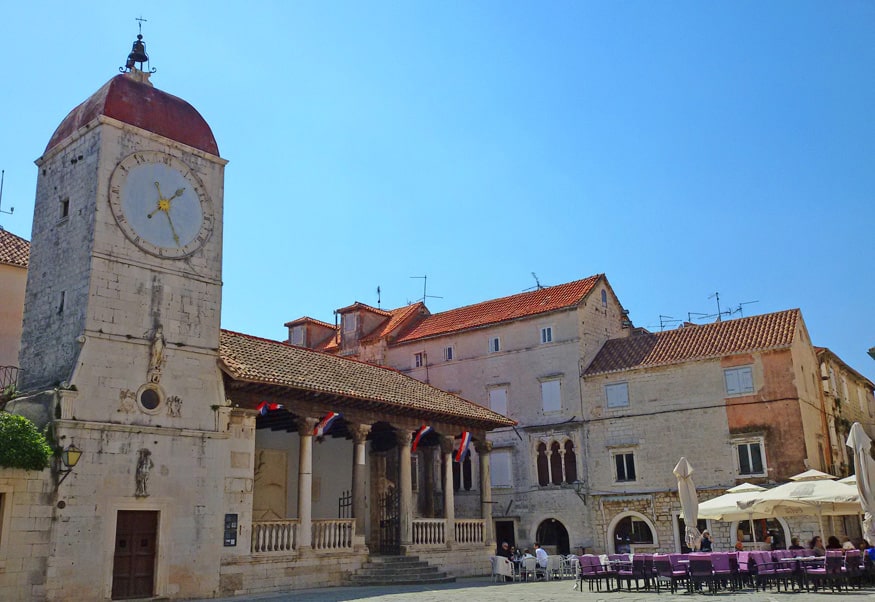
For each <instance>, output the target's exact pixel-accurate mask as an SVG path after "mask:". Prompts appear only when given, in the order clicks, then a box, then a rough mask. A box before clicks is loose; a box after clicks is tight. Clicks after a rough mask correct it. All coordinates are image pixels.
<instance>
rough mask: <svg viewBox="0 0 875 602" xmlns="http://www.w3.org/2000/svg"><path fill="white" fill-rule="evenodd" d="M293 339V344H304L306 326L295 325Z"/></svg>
mask: <svg viewBox="0 0 875 602" xmlns="http://www.w3.org/2000/svg"><path fill="white" fill-rule="evenodd" d="M291 339H292V340H291V341H289V342H290V343H291V344H292V345H297V346H299V347H301V346H303V345H304V327H303V326H295V327H294V328H292V336H291Z"/></svg>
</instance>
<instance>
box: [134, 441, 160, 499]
mask: <svg viewBox="0 0 875 602" xmlns="http://www.w3.org/2000/svg"><path fill="white" fill-rule="evenodd" d="M154 466H155V464H154V463H153V462H152V452H150V451H149V450H148V449H145V448H144V449H141V450H140V451H139V452H138V456H137V490H136V492H135V493H134V496H135V497H149V490H148V485H149V473H150V472H151V471H152V468H154Z"/></svg>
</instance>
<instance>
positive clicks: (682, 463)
mask: <svg viewBox="0 0 875 602" xmlns="http://www.w3.org/2000/svg"><path fill="white" fill-rule="evenodd" d="M672 472H674V476H676V477H677V479H678V497H680V498H681V509H682V512H683V515H684V525H686V528H685V529H684V531H685V539H686V541H687V546H689V548H690V549H691V550H698V549H699V546H701V545H702V534H701V533H699V529H697V528H696V523H697V522H698V520H699V498H698V496H697V495H696V485H695V484H694V483H693V476H692V475H693V467H692V466H690V463H689V462H687V459H686V458H684V457H683V456H682V457H681V459H680V460H678V463H677V466H675V467H674V470H673V471H672Z"/></svg>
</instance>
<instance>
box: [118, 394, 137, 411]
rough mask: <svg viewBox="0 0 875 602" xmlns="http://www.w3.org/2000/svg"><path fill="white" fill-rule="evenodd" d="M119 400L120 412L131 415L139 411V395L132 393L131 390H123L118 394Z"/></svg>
mask: <svg viewBox="0 0 875 602" xmlns="http://www.w3.org/2000/svg"><path fill="white" fill-rule="evenodd" d="M118 400H119V408H118V411H119V412H125V413H128V414H130V413H131V412H133V411H134V410H136V409H137V404H136V400H137V394H136V393H134V392H133V391H131V390H130V389H122V390H121V391H119V394H118Z"/></svg>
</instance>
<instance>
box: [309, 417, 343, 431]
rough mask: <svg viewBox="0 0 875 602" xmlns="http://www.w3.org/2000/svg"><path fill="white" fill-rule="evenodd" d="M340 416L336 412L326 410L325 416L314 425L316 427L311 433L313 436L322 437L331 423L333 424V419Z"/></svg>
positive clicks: (329, 428)
mask: <svg viewBox="0 0 875 602" xmlns="http://www.w3.org/2000/svg"><path fill="white" fill-rule="evenodd" d="M340 417H341V414H339V413H338V412H328V413H327V414H325V418H323V419H322V420H320V421H319V424H317V425H316V428H314V429H313V435H314V436H315V437H324V436H325V433H327V432H328V431H329V430H331V425H333V424H334V421H335V420H337V419H338V418H340Z"/></svg>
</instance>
